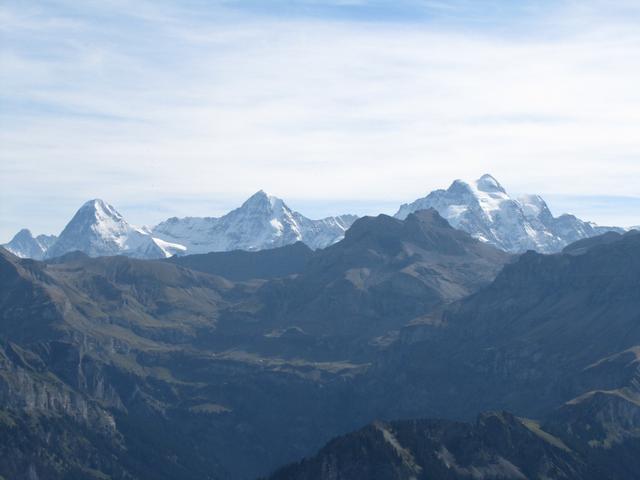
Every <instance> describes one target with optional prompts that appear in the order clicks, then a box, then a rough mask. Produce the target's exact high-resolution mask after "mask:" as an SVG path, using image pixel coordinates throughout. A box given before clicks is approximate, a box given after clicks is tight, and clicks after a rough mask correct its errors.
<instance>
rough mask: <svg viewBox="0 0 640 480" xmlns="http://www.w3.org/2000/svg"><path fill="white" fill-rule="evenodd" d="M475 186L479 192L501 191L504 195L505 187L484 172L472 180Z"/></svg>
mask: <svg viewBox="0 0 640 480" xmlns="http://www.w3.org/2000/svg"><path fill="white" fill-rule="evenodd" d="M474 184H475V187H476V189H477V190H478V191H480V192H486V193H502V194H505V195H506V193H507V192H506V191H505V189H504V188H503V187H502V185H500V182H498V181H497V180H496V179H495V178H494V177H493V176H492V175H489V174H488V173H485V174H484V175H482V176H481V177H480V178H479V179H478V180H476V181H475V182H474Z"/></svg>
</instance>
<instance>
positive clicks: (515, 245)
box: [395, 174, 624, 253]
mask: <svg viewBox="0 0 640 480" xmlns="http://www.w3.org/2000/svg"><path fill="white" fill-rule="evenodd" d="M427 208H434V209H436V210H437V211H438V212H439V213H440V215H442V216H443V217H444V218H446V219H447V220H448V221H449V223H450V224H451V225H452V226H453V227H455V228H459V229H461V230H464V231H466V232H468V233H470V234H471V235H472V236H474V237H476V238H478V239H480V240H482V241H484V242H487V243H490V244H492V245H495V246H496V247H498V248H501V249H502V250H505V251H507V252H512V253H521V252H525V251H527V250H535V251H538V252H542V253H555V252H559V251H560V250H562V248H563V247H565V246H567V245H568V244H570V243H573V242H575V241H577V240H580V239H582V238H588V237H593V236H596V235H599V234H601V233H604V232H607V231H617V232H619V233H621V232H623V231H624V229H622V228H615V227H600V226H597V225H595V224H594V223H592V222H585V221H582V220H580V219H579V218H577V217H575V216H573V215H569V214H564V215H561V216H559V217H554V216H553V215H552V214H551V211H550V210H549V207H548V206H547V204H546V202H545V201H544V200H543V199H542V197H540V196H538V195H524V196H521V197H520V198H517V199H514V198H511V196H509V194H508V193H507V192H506V190H505V189H504V188H503V187H502V185H500V183H499V182H498V181H497V180H496V179H495V178H494V177H492V176H491V175H488V174H487V175H483V176H482V177H480V178H479V179H477V180H476V181H474V182H471V183H467V182H464V181H462V180H456V181H454V182H453V183H452V184H451V186H450V187H449V188H448V189H446V190H435V191H433V192H431V193H430V194H429V195H427V196H426V197H424V198H420V199H418V200H416V201H414V202H412V203H409V204H404V205H402V206H401V207H400V209H399V210H398V212H397V213H396V215H395V216H396V217H397V218H406V216H407V215H408V214H409V213H411V212H415V211H417V210H424V209H427Z"/></svg>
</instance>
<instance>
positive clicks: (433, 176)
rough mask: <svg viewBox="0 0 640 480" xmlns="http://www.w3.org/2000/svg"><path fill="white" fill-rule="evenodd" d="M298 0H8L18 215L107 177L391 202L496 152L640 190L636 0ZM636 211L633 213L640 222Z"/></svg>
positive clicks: (5, 141)
mask: <svg viewBox="0 0 640 480" xmlns="http://www.w3.org/2000/svg"><path fill="white" fill-rule="evenodd" d="M241 3H244V2H241ZM279 3H280V10H277V11H276V13H273V12H272V13H271V14H265V13H264V12H262V11H261V12H256V11H254V10H253V9H251V8H248V7H246V5H247V4H248V2H246V3H244V8H240V7H239V6H238V5H237V4H234V2H220V3H219V4H217V5H216V6H214V7H210V6H209V7H204V6H203V4H195V3H194V4H189V3H185V2H181V3H179V4H172V3H169V2H144V1H136V2H124V1H115V0H114V1H111V2H86V3H85V2H83V3H81V4H78V3H77V2H56V3H53V4H43V6H39V7H33V6H32V7H28V6H27V7H25V6H24V5H23V4H21V3H13V4H12V3H8V4H6V5H5V6H3V7H2V10H1V13H0V23H1V24H2V36H3V42H2V45H3V46H2V54H1V55H2V56H1V58H0V88H1V91H2V92H3V93H2V94H1V95H2V97H1V98H0V101H1V102H2V103H1V105H0V106H1V107H2V112H1V115H0V127H1V130H2V131H1V132H0V145H2V149H1V152H0V161H1V165H0V189H1V192H0V216H1V217H2V218H3V222H2V225H0V235H1V236H2V237H8V236H10V234H11V233H13V231H14V230H15V229H16V228H17V227H18V226H22V225H25V226H30V227H32V228H34V229H35V230H36V231H38V232H39V231H56V230H59V229H60V228H61V227H62V226H63V223H64V221H65V220H66V219H67V218H68V216H69V215H70V214H71V213H73V209H74V208H75V207H76V206H77V205H79V204H80V203H82V201H84V200H85V199H87V198H90V197H96V196H100V197H104V198H105V199H107V200H109V201H111V202H113V203H114V204H116V206H121V207H123V208H122V210H124V212H123V213H125V214H127V213H129V215H130V216H131V217H132V219H133V220H134V221H136V222H138V223H152V222H155V221H158V220H161V219H162V218H164V217H166V216H169V215H185V214H192V215H198V214H202V215H204V214H209V215H212V214H219V213H223V212H224V211H225V210H226V209H228V208H229V207H231V206H233V205H235V204H237V203H238V202H239V201H241V200H242V199H243V198H244V197H245V196H247V195H248V194H250V193H252V192H253V191H255V190H257V189H258V188H264V189H266V190H268V191H271V192H272V193H274V194H277V195H279V196H282V197H284V198H285V199H292V200H291V203H293V204H294V205H293V206H296V203H297V204H299V205H302V206H304V207H306V210H303V211H304V212H305V213H308V214H310V215H315V214H318V215H320V214H326V213H328V212H326V208H325V205H326V203H325V202H324V199H327V198H331V199H340V200H341V203H334V204H332V205H333V206H335V208H336V212H335V213H338V210H340V206H343V208H346V209H348V208H356V209H357V210H358V213H376V211H375V209H376V208H378V207H379V206H381V205H392V204H394V203H395V202H397V203H399V202H401V201H407V200H411V199H413V198H415V197H417V196H419V195H423V194H424V193H426V192H427V191H429V190H431V189H433V188H440V187H445V186H447V185H448V183H449V182H450V181H451V180H452V179H453V178H457V177H471V178H473V177H474V176H477V175H480V174H481V173H484V172H485V171H489V172H492V173H493V174H494V175H496V176H497V177H498V178H499V179H500V180H501V181H502V182H503V183H504V184H505V185H506V186H508V187H510V188H511V189H512V190H513V191H516V192H525V191H529V192H540V193H548V194H552V195H560V194H562V195H569V196H573V197H575V196H583V195H590V196H603V195H607V196H611V195H616V196H625V197H640V187H639V185H640V137H638V135H637V132H638V131H640V108H639V107H640V90H639V89H638V88H637V85H639V84H640V64H638V62H637V58H640V32H639V31H638V30H637V28H635V25H637V20H638V19H639V18H640V8H636V7H634V4H633V2H617V3H616V5H615V8H611V7H610V6H609V7H607V4H605V3H603V2H600V1H595V0H594V1H587V2H569V1H568V2H562V3H558V2H553V5H554V6H550V5H548V4H547V5H544V4H542V3H541V2H531V3H529V4H528V5H527V8H528V9H527V10H526V12H527V15H523V14H522V11H514V10H513V9H510V8H507V7H505V8H504V9H503V10H505V12H506V13H505V14H504V15H502V16H501V15H499V13H498V12H500V4H501V3H502V4H503V5H506V4H508V3H509V2H497V1H493V2H485V3H486V6H488V7H490V10H491V12H493V13H492V16H491V17H490V20H491V24H490V25H488V24H487V22H476V21H475V20H474V21H471V22H469V18H471V19H475V18H477V16H478V15H480V14H479V13H478V3H479V2H462V1H457V2H444V1H443V2H436V3H440V5H436V4H434V2H406V3H407V4H409V3H410V4H412V5H411V8H414V9H415V8H417V7H420V8H425V9H430V10H428V12H430V15H431V16H429V15H427V16H426V18H425V19H420V20H419V21H411V20H410V19H407V18H402V17H401V16H397V18H396V20H395V21H386V19H385V18H378V17H372V16H370V15H369V16H367V17H366V18H350V17H349V16H340V17H338V18H336V16H328V17H326V18H325V17H322V16H321V15H320V16H319V15H317V14H315V13H314V15H309V16H305V15H304V14H303V13H304V12H302V13H300V12H298V14H296V15H285V14H284V13H282V11H284V10H285V6H283V5H284V3H283V2H279ZM315 3H320V4H321V5H324V6H327V5H328V4H327V2H315ZM374 3H375V2H374ZM523 4H524V2H523ZM536 4H537V5H538V6H540V5H543V6H544V8H542V7H538V8H535V5H536ZM608 5H611V4H610V3H609V4H608ZM333 6H334V7H336V8H339V7H340V5H338V4H336V3H335V2H334V5H333ZM378 6H380V2H378ZM348 7H349V8H357V5H350V6H348ZM445 10H446V12H447V13H446V15H442V14H438V11H445ZM349 11H352V10H349ZM278 12H281V14H277V13H278ZM434 12H435V13H434ZM456 12H458V13H456ZM392 17H393V16H392ZM394 18H395V17H394ZM178 198H179V199H184V201H181V202H178V201H176V200H175V199H178ZM367 202H371V203H370V205H371V207H370V208H369V209H367V208H366V206H365V205H367ZM632 203H633V202H631V203H629V205H632ZM153 205H158V207H153ZM314 205H315V207H314ZM634 205H637V204H634ZM140 206H148V207H149V209H148V210H145V209H142V208H140ZM621 208H622V209H623V210H624V205H622V206H621ZM127 210H128V211H127ZM627 210H628V211H626V213H625V212H622V213H621V212H620V211H618V216H617V217H616V221H625V219H627V220H628V223H640V219H637V220H634V218H637V217H638V214H639V212H637V211H636V210H634V207H633V206H631V207H629V208H627ZM587 213H589V212H587ZM594 214H597V215H596V216H598V218H595V219H596V220H598V221H601V222H605V223H606V222H607V220H608V219H609V218H611V217H610V216H607V214H603V211H602V210H599V211H597V212H596V211H595V210H594ZM587 217H588V215H587Z"/></svg>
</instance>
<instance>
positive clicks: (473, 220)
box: [4, 175, 624, 259]
mask: <svg viewBox="0 0 640 480" xmlns="http://www.w3.org/2000/svg"><path fill="white" fill-rule="evenodd" d="M428 208H433V209H435V210H436V211H438V213H439V214H440V215H441V216H442V217H444V218H445V219H446V220H447V221H448V222H449V223H450V224H451V225H452V226H453V227H454V228H458V229H461V230H464V231H466V232H467V233H469V234H471V235H472V236H473V237H475V238H477V239H479V240H481V241H483V242H485V243H488V244H490V245H493V246H495V247H498V248H500V249H502V250H504V251H507V252H510V253H522V252H524V251H526V250H535V251H538V252H542V253H556V252H559V251H561V250H562V248H564V247H565V246H567V245H568V244H570V243H572V242H575V241H577V240H580V239H583V238H589V237H593V236H596V235H599V234H601V233H604V232H607V231H615V232H618V233H622V232H623V231H624V229H623V228H618V227H601V226H597V225H595V224H594V223H591V222H585V221H582V220H580V219H579V218H577V217H575V216H573V215H568V214H564V215H561V216H559V217H554V216H553V215H552V214H551V211H550V210H549V208H548V206H547V204H546V203H545V201H544V200H543V199H542V198H541V197H539V196H537V195H527V196H522V197H520V198H518V199H514V198H511V197H510V196H509V194H508V193H507V192H506V190H505V189H504V188H503V187H502V186H501V185H500V183H498V181H497V180H496V179H495V178H493V177H492V176H491V175H483V176H482V177H481V178H479V179H478V180H476V181H474V182H471V183H467V182H464V181H462V180H456V181H454V182H453V183H452V184H451V186H450V187H449V188H448V189H447V190H436V191H433V192H431V193H430V194H429V195H427V196H426V197H424V198H421V199H418V200H415V201H414V202H412V203H409V204H404V205H402V206H401V207H400V209H399V210H398V212H397V213H396V215H395V216H396V217H397V218H399V219H404V218H406V217H407V216H408V215H409V213H412V212H416V211H418V210H424V209H428ZM356 218H357V216H355V215H340V216H336V217H327V218H324V219H320V220H311V219H309V218H307V217H305V216H303V215H302V214H300V213H298V212H295V211H293V210H292V209H290V208H289V207H288V206H287V205H286V204H285V203H284V201H283V200H281V199H279V198H277V197H273V196H270V195H268V194H266V193H265V192H263V191H259V192H257V193H255V194H254V195H252V196H251V197H250V198H249V199H248V200H246V201H245V202H244V203H243V204H242V205H241V206H240V207H239V208H237V209H235V210H233V211H231V212H229V213H228V214H226V215H223V216H222V217H186V218H176V217H173V218H170V219H168V220H166V221H164V222H161V223H160V224H158V225H156V226H155V227H152V228H146V227H144V228H138V227H134V226H132V225H130V224H129V223H128V222H127V221H126V220H125V219H124V218H123V217H122V215H121V214H120V213H118V212H117V211H116V210H115V208H114V207H112V206H111V205H109V204H108V203H106V202H104V201H102V200H99V199H96V200H90V201H89V202H87V203H85V204H84V205H83V206H82V207H81V208H80V209H79V210H78V212H77V213H76V214H75V215H74V217H73V218H72V219H71V221H70V222H69V223H68V224H67V226H66V227H65V229H64V230H63V231H62V233H61V234H60V235H59V238H56V237H55V236H53V235H50V236H46V235H39V236H37V237H35V238H34V237H33V236H32V235H31V233H30V232H29V231H28V230H26V229H24V230H21V231H20V232H19V233H18V234H17V235H16V236H15V237H14V238H13V239H12V240H11V241H10V242H9V243H7V244H5V245H4V247H5V248H6V249H7V250H9V251H10V252H13V253H14V254H15V255H17V256H19V257H22V258H33V259H43V258H54V257H56V256H60V255H63V254H64V253H66V252H70V251H73V250H78V251H82V252H84V253H86V254H87V255H90V256H105V255H126V256H130V257H134V258H148V259H150V258H166V257H170V256H172V255H184V254H200V253H208V252H224V251H232V250H246V251H254V250H264V249H270V248H276V247H282V246H285V245H290V244H293V243H295V242H303V243H305V244H306V245H307V246H309V247H310V248H311V249H314V250H315V249H319V248H325V247H327V246H329V245H332V244H334V243H335V242H337V241H339V240H340V239H342V238H343V236H344V233H345V231H346V230H347V229H348V228H349V227H350V226H351V224H353V222H354V221H355V220H356Z"/></svg>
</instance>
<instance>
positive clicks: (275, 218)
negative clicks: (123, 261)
mask: <svg viewBox="0 0 640 480" xmlns="http://www.w3.org/2000/svg"><path fill="white" fill-rule="evenodd" d="M354 221H355V216H352V215H344V216H341V217H329V218H325V219H322V220H311V219H309V218H307V217H305V216H304V215H302V214H300V213H298V212H295V211H293V210H292V209H291V208H289V206H287V204H286V203H285V202H284V201H283V200H282V199H280V198H278V197H274V196H272V195H269V194H267V193H266V192H265V191H264V190H259V191H258V192H256V193H254V194H253V195H251V196H250V197H249V198H248V199H247V200H245V201H244V202H243V203H242V205H241V206H240V207H238V208H236V209H235V210H232V211H231V212H229V213H227V214H226V215H223V216H222V217H219V218H215V217H200V218H197V217H187V218H171V219H169V220H167V221H165V222H162V223H160V224H158V225H156V226H155V227H154V228H153V230H152V232H153V235H154V236H155V237H157V238H160V239H163V240H165V241H169V242H175V243H179V244H182V245H185V246H186V247H187V252H188V253H206V252H214V251H227V250H262V249H266V248H275V247H280V246H283V245H288V244H291V243H295V242H298V241H302V242H305V243H306V244H307V245H309V246H310V247H311V248H322V247H326V246H328V245H331V244H332V243H335V242H337V241H338V240H340V239H341V238H342V237H343V236H344V232H345V230H346V229H347V228H349V226H351V224H352V223H353V222H354Z"/></svg>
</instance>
